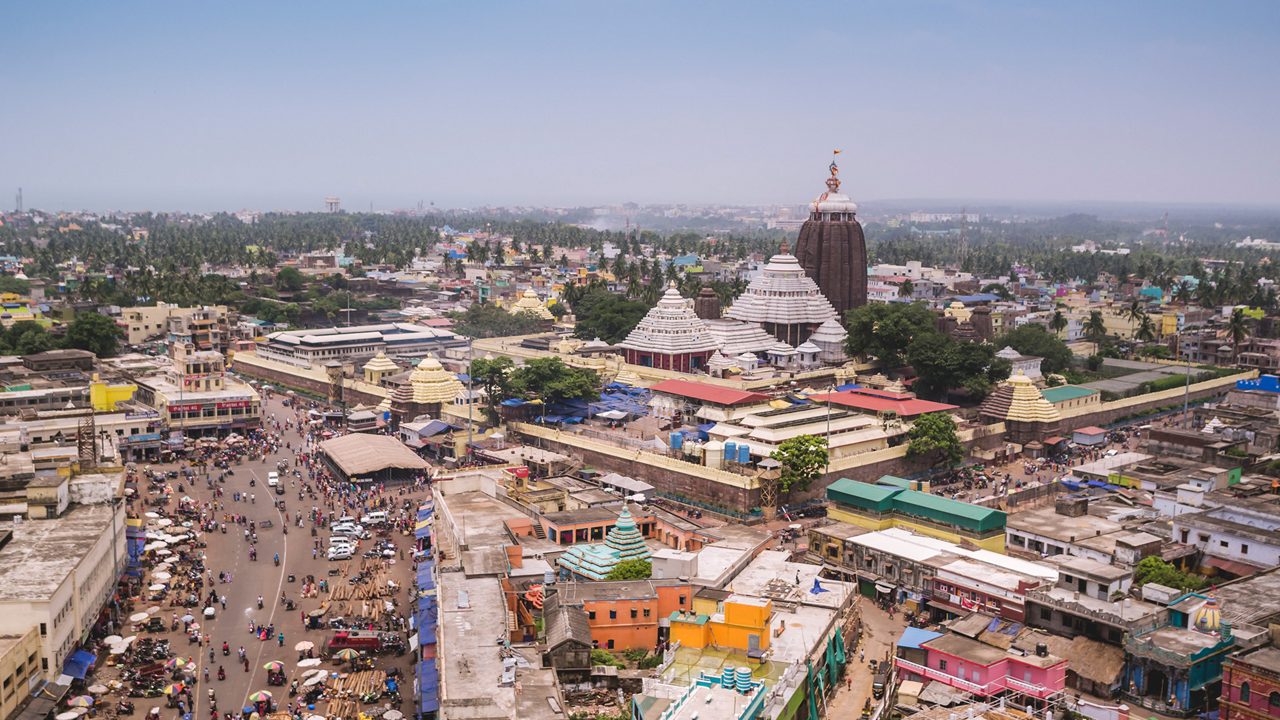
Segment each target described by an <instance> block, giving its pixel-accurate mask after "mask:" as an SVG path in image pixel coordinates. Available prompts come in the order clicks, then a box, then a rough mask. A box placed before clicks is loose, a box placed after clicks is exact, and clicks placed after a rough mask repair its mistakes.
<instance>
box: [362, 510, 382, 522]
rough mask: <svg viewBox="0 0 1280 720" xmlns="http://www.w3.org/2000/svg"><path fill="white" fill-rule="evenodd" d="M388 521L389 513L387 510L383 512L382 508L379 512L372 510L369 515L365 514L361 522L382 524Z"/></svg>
mask: <svg viewBox="0 0 1280 720" xmlns="http://www.w3.org/2000/svg"><path fill="white" fill-rule="evenodd" d="M386 521H387V514H386V513H385V512H382V511H381V510H379V511H377V512H371V513H369V514H368V515H365V516H364V517H362V518H360V522H361V523H363V524H365V525H381V524H383V523H385V522H386Z"/></svg>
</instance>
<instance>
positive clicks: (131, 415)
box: [124, 410, 160, 420]
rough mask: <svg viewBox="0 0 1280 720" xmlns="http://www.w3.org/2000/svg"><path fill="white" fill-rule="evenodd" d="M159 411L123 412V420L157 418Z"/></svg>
mask: <svg viewBox="0 0 1280 720" xmlns="http://www.w3.org/2000/svg"><path fill="white" fill-rule="evenodd" d="M157 417H160V413H158V412H156V411H155V410H135V411H133V412H127V413H125V414H124V419H125V420H141V419H142V418H157Z"/></svg>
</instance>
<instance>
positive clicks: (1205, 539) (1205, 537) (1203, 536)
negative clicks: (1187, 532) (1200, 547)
mask: <svg viewBox="0 0 1280 720" xmlns="http://www.w3.org/2000/svg"><path fill="white" fill-rule="evenodd" d="M1197 537H1199V538H1200V542H1202V543H1207V542H1209V535H1208V534H1207V533H1200V534H1199V535H1198V536H1197Z"/></svg>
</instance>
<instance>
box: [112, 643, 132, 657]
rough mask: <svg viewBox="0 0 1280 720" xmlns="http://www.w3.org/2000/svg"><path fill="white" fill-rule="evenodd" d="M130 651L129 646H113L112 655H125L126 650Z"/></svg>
mask: <svg viewBox="0 0 1280 720" xmlns="http://www.w3.org/2000/svg"><path fill="white" fill-rule="evenodd" d="M128 649H129V646H128V645H112V646H111V654H112V655H123V654H124V653H125V651H126V650H128Z"/></svg>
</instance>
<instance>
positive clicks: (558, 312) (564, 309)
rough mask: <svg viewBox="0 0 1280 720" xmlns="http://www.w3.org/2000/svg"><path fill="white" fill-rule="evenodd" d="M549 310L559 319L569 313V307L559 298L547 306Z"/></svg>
mask: <svg viewBox="0 0 1280 720" xmlns="http://www.w3.org/2000/svg"><path fill="white" fill-rule="evenodd" d="M547 312H549V313H551V314H552V315H554V316H555V317H556V319H557V320H559V319H560V318H562V317H564V316H565V315H568V314H569V307H568V306H567V305H565V304H564V303H562V302H560V301H559V300H556V301H555V302H553V303H551V304H550V305H548V306H547Z"/></svg>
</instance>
